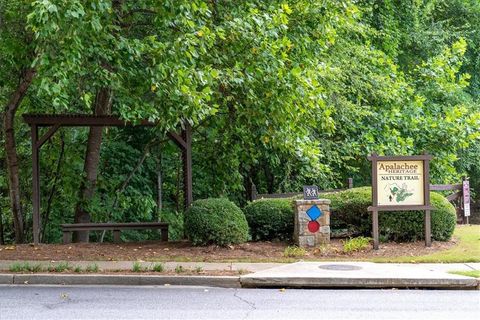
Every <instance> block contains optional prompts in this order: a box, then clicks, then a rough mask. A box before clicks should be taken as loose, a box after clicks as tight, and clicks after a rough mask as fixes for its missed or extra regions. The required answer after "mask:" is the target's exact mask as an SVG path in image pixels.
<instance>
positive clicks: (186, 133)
mask: <svg viewBox="0 0 480 320" xmlns="http://www.w3.org/2000/svg"><path fill="white" fill-rule="evenodd" d="M182 138H183V140H184V141H185V148H184V149H182V159H183V189H184V192H185V195H184V197H185V209H187V208H188V207H189V206H190V205H191V204H192V202H193V192H192V189H193V183H192V127H191V126H190V124H188V123H185V129H184V130H182Z"/></svg>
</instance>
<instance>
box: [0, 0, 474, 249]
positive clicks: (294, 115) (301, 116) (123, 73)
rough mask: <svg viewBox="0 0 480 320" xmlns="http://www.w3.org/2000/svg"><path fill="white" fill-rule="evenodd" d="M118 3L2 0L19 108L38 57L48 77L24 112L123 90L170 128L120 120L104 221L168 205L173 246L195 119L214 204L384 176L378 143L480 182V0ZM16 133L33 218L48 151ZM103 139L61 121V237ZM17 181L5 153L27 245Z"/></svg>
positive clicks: (136, 109)
mask: <svg viewBox="0 0 480 320" xmlns="http://www.w3.org/2000/svg"><path fill="white" fill-rule="evenodd" d="M118 3H120V2H119V1H110V0H87V1H80V0H71V1H60V0H48V1H43V0H42V1H23V0H8V1H7V0H0V17H1V20H2V21H1V22H2V23H0V47H1V48H2V50H1V51H0V65H1V66H2V68H0V104H1V105H2V106H5V104H6V103H7V101H8V100H9V99H10V98H11V96H12V92H14V90H15V88H16V86H17V85H18V83H19V77H20V76H21V74H22V71H24V70H25V69H26V68H30V67H32V68H35V70H36V72H37V73H36V76H35V78H34V81H33V83H32V85H31V87H30V88H29V90H28V92H27V95H26V97H25V99H24V100H23V102H22V104H21V105H20V108H19V111H18V114H19V115H20V114H22V113H26V112H37V113H43V112H47V113H61V112H68V113H91V112H92V108H93V106H94V103H95V101H94V100H95V95H96V93H97V92H98V90H99V89H100V88H101V87H103V86H108V87H109V88H111V90H112V92H113V101H112V102H113V105H112V113H113V114H115V115H119V116H120V117H122V118H123V119H128V120H133V121H138V120H139V119H143V118H146V119H150V120H155V121H159V125H158V128H154V129H138V128H135V129H125V128H121V129H113V128H112V129H108V130H105V134H104V139H103V146H102V150H101V164H100V166H99V168H98V171H99V174H100V176H99V181H98V188H97V190H96V193H95V197H94V199H93V201H92V202H91V203H89V204H88V209H89V211H90V213H91V215H92V217H93V219H94V220H95V221H97V222H102V221H156V220H158V218H159V214H160V216H161V219H162V220H165V221H167V222H169V223H170V224H171V226H173V228H172V227H171V231H170V238H171V239H174V240H177V239H180V238H181V237H182V234H183V231H182V227H181V221H182V217H181V213H179V214H178V215H177V214H176V213H173V212H180V211H181V206H182V202H183V195H182V193H181V192H180V191H179V190H181V187H182V185H181V176H182V168H181V164H180V153H179V152H178V148H177V147H176V146H174V145H173V144H172V143H170V142H166V136H165V134H166V132H167V131H169V130H175V131H178V130H179V129H180V128H181V127H182V125H184V124H185V123H187V122H188V123H190V124H192V125H193V127H194V133H193V149H194V150H193V166H194V170H193V175H194V176H193V179H194V181H195V183H194V185H195V188H194V197H195V198H196V199H199V198H207V197H228V198H229V199H231V200H233V201H234V202H236V203H237V204H239V205H244V204H246V203H247V200H248V199H249V195H250V192H251V189H252V184H255V185H256V186H257V189H258V191H259V192H260V193H273V192H283V191H298V190H301V187H302V185H304V184H317V185H319V186H320V187H321V188H331V187H340V186H343V183H344V181H345V179H346V178H347V177H353V178H354V181H355V185H367V184H369V183H370V164H369V162H368V161H367V160H366V155H368V154H369V153H371V152H373V151H376V152H378V153H379V154H405V155H407V154H418V153H422V152H423V151H424V150H426V151H428V152H429V153H431V154H432V155H433V156H434V159H433V161H432V163H431V177H432V182H433V183H453V182H455V183H458V181H459V180H460V178H461V176H462V175H466V176H470V177H471V184H472V188H473V191H475V190H480V189H479V186H480V185H479V182H478V181H480V171H479V166H478V165H477V164H478V162H479V161H480V159H479V155H480V152H479V150H480V133H479V131H478V127H479V126H480V104H479V96H480V62H479V60H478V56H479V50H480V36H479V35H480V32H479V27H480V18H479V17H480V3H479V2H478V1H476V0H452V1H445V0H440V1H439V0H420V1H392V0H388V1H375V0H361V1H353V0H346V1H336V0H325V1H317V0H315V1H310V0H282V1H280V0H272V1H260V0H246V1H240V2H239V1H206V0H175V1H174V0H167V1H152V0H139V1H123V2H121V3H122V5H117V4H118ZM2 110H3V107H2ZM2 116H3V112H2ZM2 131H3V130H2ZM15 133H16V137H17V140H18V141H17V147H16V148H17V153H18V154H19V159H20V163H19V168H20V175H21V176H20V185H21V194H22V199H21V201H22V208H24V212H25V221H26V225H27V226H31V224H32V223H31V211H32V208H31V201H30V200H31V190H32V188H31V163H30V160H31V147H30V142H29V128H28V126H26V125H25V124H24V123H22V121H21V119H17V122H16V126H15ZM86 140H87V130H85V129H72V128H69V129H61V130H60V132H58V133H57V134H56V135H54V136H53V137H52V138H51V139H50V140H49V141H48V142H47V143H46V144H45V145H44V146H43V148H42V152H41V164H40V165H41V172H42V183H41V193H42V195H43V197H42V200H43V202H42V218H43V221H47V223H46V225H45V232H44V238H43V240H44V241H46V242H60V241H61V232H60V227H59V225H60V224H62V223H66V222H71V221H72V220H73V211H74V209H75V205H76V202H77V199H78V190H79V187H80V183H81V181H82V179H83V178H85V177H83V176H82V171H83V160H84V159H83V157H84V154H85V142H86ZM150 141H152V146H151V148H148V150H147V149H146V146H147V145H148V144H149V142H150ZM439 141H441V142H442V143H438V142H439ZM4 142H5V141H4V137H3V136H2V135H0V143H1V144H4ZM62 146H64V152H63V156H62V158H60V155H61V154H62V152H61V151H62V148H63V147H62ZM145 152H146V154H147V156H146V158H145V161H144V162H143V163H142V164H140V165H139V167H138V170H137V171H135V173H134V174H133V177H132V178H131V179H130V180H129V182H128V183H127V185H126V186H125V188H122V187H121V186H122V185H123V183H124V182H125V181H126V179H127V177H128V176H129V174H130V173H131V172H132V170H133V169H134V168H135V167H136V166H137V164H138V161H139V159H141V158H142V155H143V154H144V153H145ZM57 163H59V166H58V167H57ZM57 168H58V170H57ZM158 174H161V177H162V192H163V197H162V198H163V209H164V210H162V212H161V213H160V210H158V208H157V203H156V195H157V192H158V191H157V190H158V188H157V185H156V181H157V177H158ZM8 189H9V185H8V179H7V172H6V162H5V150H4V148H0V216H1V217H0V219H2V222H3V228H4V230H5V233H4V239H5V240H6V242H11V241H12V240H13V237H14V235H13V229H12V227H11V226H12V221H13V218H12V213H11V210H10V209H11V208H10V207H11V203H10V200H9V197H8V195H9V190H8ZM476 193H477V194H479V192H476ZM474 194H475V192H474ZM50 195H52V196H51V199H50V200H48V199H49V198H50ZM45 202H49V203H50V204H49V205H47V204H46V203H45ZM47 206H48V208H47ZM381 216H383V214H382V215H381ZM351 218H352V219H353V220H351V221H354V220H355V219H357V220H355V221H356V222H359V221H358V220H359V219H361V218H360V217H357V218H353V217H351ZM365 225H366V224H365ZM363 231H365V230H363ZM363 231H362V232H363ZM0 234H1V233H0ZM125 236H126V237H127V238H129V239H132V240H145V239H157V236H156V235H155V234H154V233H145V232H126V233H125ZM398 236H399V235H396V236H395V237H398ZM400 237H401V236H400ZM27 239H31V234H29V235H27Z"/></svg>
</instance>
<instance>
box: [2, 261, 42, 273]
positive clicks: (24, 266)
mask: <svg viewBox="0 0 480 320" xmlns="http://www.w3.org/2000/svg"><path fill="white" fill-rule="evenodd" d="M8 270H9V271H10V272H40V271H42V266H41V265H40V264H34V265H31V264H30V263H28V262H23V263H21V262H15V263H13V264H11V265H10V266H9V267H8Z"/></svg>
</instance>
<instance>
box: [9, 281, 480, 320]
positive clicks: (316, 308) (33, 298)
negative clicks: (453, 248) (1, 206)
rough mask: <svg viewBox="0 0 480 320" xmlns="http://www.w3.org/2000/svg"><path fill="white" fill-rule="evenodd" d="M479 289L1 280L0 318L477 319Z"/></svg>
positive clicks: (479, 303)
mask: <svg viewBox="0 0 480 320" xmlns="http://www.w3.org/2000/svg"><path fill="white" fill-rule="evenodd" d="M479 315H480V291H434V290H298V289H287V290H279V289H221V288H207V287H174V286H170V287H168V286H165V287H115V286H33V285H26V286H6V285H5V286H0V319H2V320H4V319H49V320H51V319H182V320H187V319H229V320H230V319H269V320H274V319H289V320H292V319H304V320H306V319H369V320H370V319H382V320H383V319H422V320H427V319H435V320H439V319H460V320H467V319H478V318H477V317H478V316H479Z"/></svg>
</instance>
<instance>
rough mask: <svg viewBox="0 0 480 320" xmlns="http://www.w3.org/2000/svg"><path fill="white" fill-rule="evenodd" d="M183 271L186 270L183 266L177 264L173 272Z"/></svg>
mask: <svg viewBox="0 0 480 320" xmlns="http://www.w3.org/2000/svg"><path fill="white" fill-rule="evenodd" d="M185 271H186V270H185V268H184V267H183V266H182V265H177V266H176V267H175V273H183V272H185Z"/></svg>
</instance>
